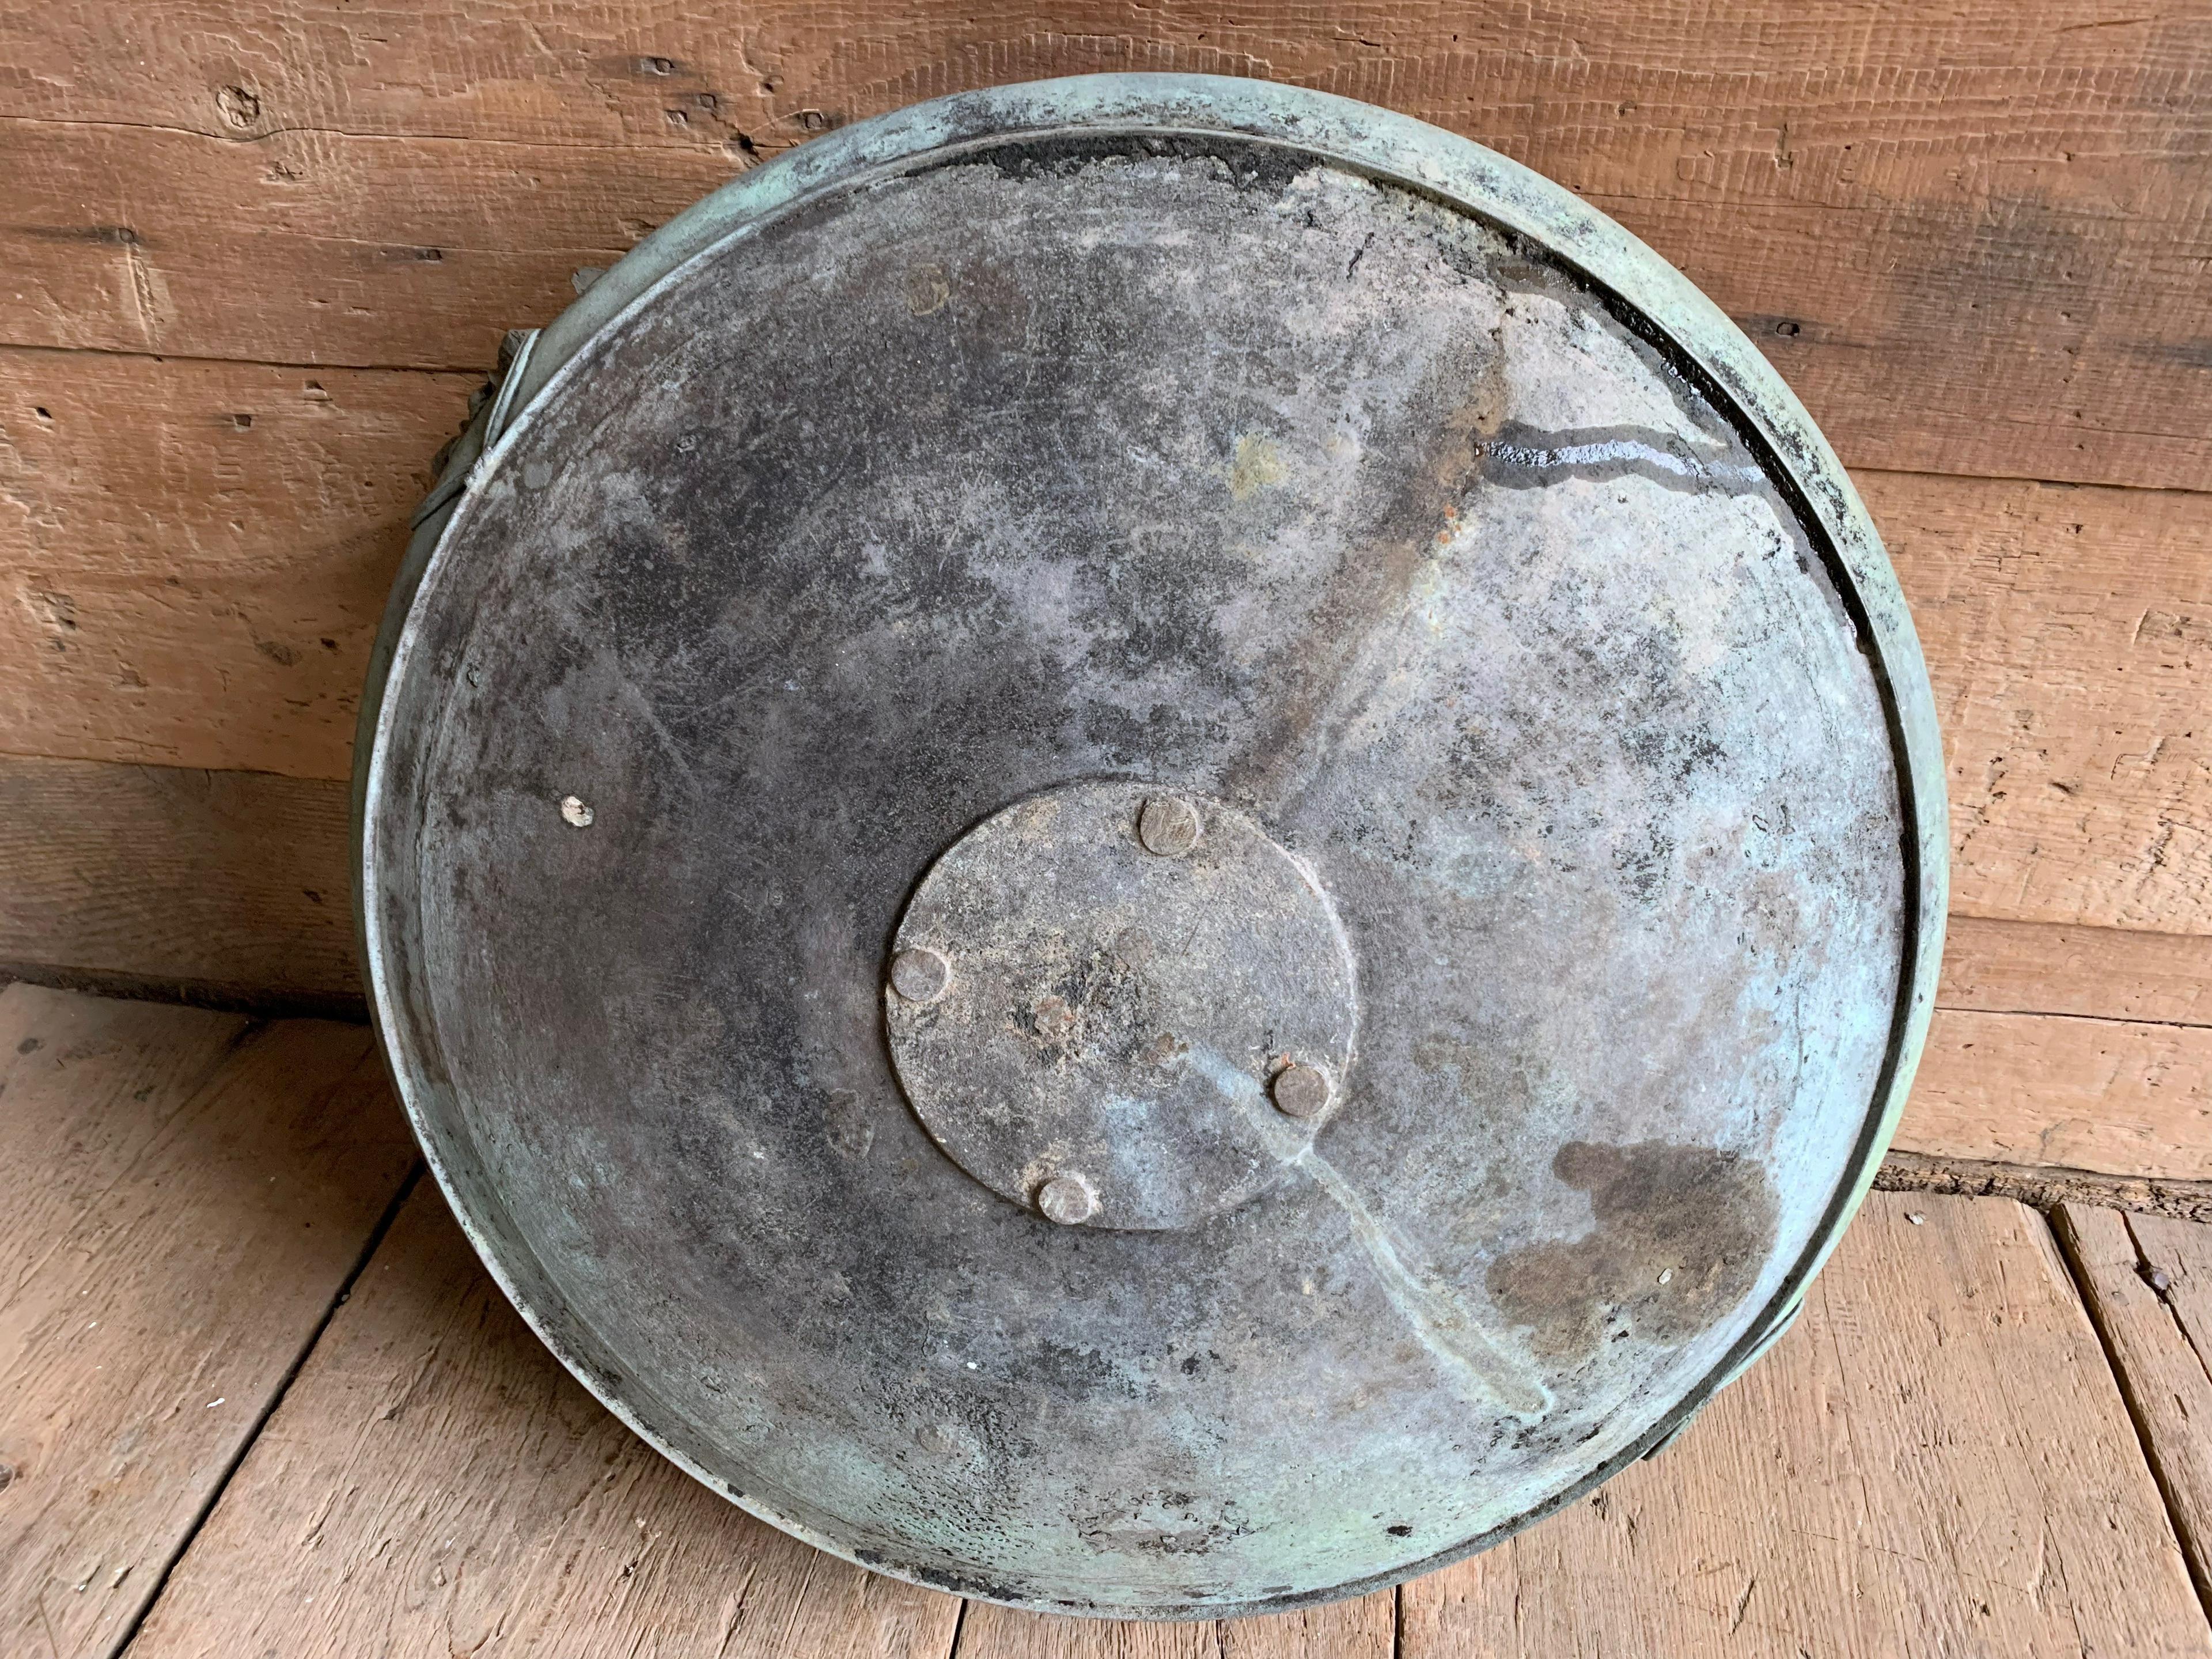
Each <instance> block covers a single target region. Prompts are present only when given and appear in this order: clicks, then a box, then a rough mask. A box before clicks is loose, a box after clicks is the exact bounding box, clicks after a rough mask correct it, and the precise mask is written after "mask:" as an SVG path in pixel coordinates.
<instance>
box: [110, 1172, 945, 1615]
mask: <svg viewBox="0 0 2212 1659" xmlns="http://www.w3.org/2000/svg"><path fill="white" fill-rule="evenodd" d="M958 1612H959V1603H958V1602H957V1601H955V1600H954V1599H953V1598H951V1597H950V1596H945V1595H938V1594H936V1593H934V1592H933V1591H928V1590H922V1589H915V1588H914V1587H912V1586H911V1585H906V1584H902V1583H896V1582H895V1581H893V1580H891V1579H888V1578H884V1577H878V1576H877V1575H875V1574H872V1573H868V1572H865V1571H862V1570H861V1569H860V1568H858V1567H854V1566H851V1565H847V1564H846V1563H844V1562H842V1561H838V1560H836V1559H833V1558H831V1557H829V1556H826V1555H823V1554H821V1553H817V1552H816V1551H814V1550H811V1549H810V1548H808V1547H806V1546H805V1545H803V1544H800V1543H798V1542H796V1541H793V1540H791V1539H789V1538H787V1537H785V1536H784V1535H783V1534H781V1533H779V1532H777V1531H775V1529H774V1528H769V1527H767V1526H764V1525H763V1524H762V1523H760V1522H757V1521H754V1520H752V1519H751V1518H750V1516H746V1515H744V1513H742V1512H741V1511H739V1510H737V1509H735V1508H733V1507H732V1505H730V1504H728V1503H726V1502H725V1501H724V1500H723V1499H722V1498H719V1497H717V1496H715V1495H714V1493H712V1492H708V1490H707V1489H706V1488H705V1487H703V1486H699V1485H698V1484H696V1482H694V1481H693V1480H691V1479H690V1477H689V1476H687V1475H685V1474H682V1473H681V1472H680V1471H678V1469H677V1468H676V1467H675V1466H674V1465H673V1464H671V1463H668V1462H665V1461H663V1460H662V1458H661V1457H660V1456H659V1454H657V1453H655V1452H653V1451H652V1450H650V1449H648V1448H647V1446H646V1445H645V1444H644V1443H643V1442H642V1441H640V1440H639V1439H637V1438H636V1437H635V1436H634V1435H632V1434H631V1433H630V1431H629V1430H628V1429H626V1428H624V1427H623V1426H622V1425H621V1424H619V1423H617V1421H616V1420H615V1419H613V1418H612V1417H611V1416H609V1415H608V1414H607V1413H606V1412H605V1410H604V1409H602V1408H601V1407H599V1404H598V1403H597V1402H596V1401H593V1400H592V1398H591V1397H590V1396H589V1395H586V1393H585V1392H584V1390H583V1389H581V1388H580V1387H579V1386H578V1385H577V1384H576V1383H574V1382H573V1381H572V1380H571V1379H570V1378H569V1376H568V1373H567V1372H565V1371H563V1370H562V1369H561V1367H560V1365H559V1364H557V1363H556V1361H555V1360H554V1358H553V1357H552V1355H551V1354H550V1353H549V1352H546V1350H545V1349H544V1347H543V1346H540V1344H539V1343H538V1340H537V1338H536V1337H534V1336H533V1335H532V1334H531V1333H530V1331H529V1330H528V1328H526V1326H525V1325H524V1324H523V1322H522V1321H521V1319H520V1317H519V1316H517V1315H516V1314H515V1313H514V1311H513V1310H512V1309H511V1308H510V1307H509V1306H508V1305H507V1303H506V1301H505V1300H504V1299H503V1298H502V1297H501V1295H500V1292H499V1291H498V1290H497V1289H496V1288H495V1286H494V1285H493V1284H492V1282H491V1280H490V1279H489V1277H488V1276H487V1275H486V1274H485V1273H484V1272H483V1268H482V1267H480V1266H479V1265H478V1264H477V1260H476V1257H475V1256H474V1255H473V1254H472V1253H471V1250H470V1249H469V1246H468V1243H467V1242H466V1241H465V1239H464V1238H463V1237H462V1236H461V1232H460V1230H459V1227H458V1226H456V1225H454V1223H453V1219H452V1218H451V1216H450V1215H449V1214H448V1212H447V1209H446V1206H445V1201H444V1200H443V1199H442V1198H441V1196H440V1195H439V1194H438V1192H437V1190H436V1189H435V1188H434V1187H433V1186H432V1185H431V1184H430V1183H428V1182H423V1183H422V1185H421V1186H420V1187H419V1188H417V1189H416V1192H415V1194H413V1195H412V1196H411V1197H410V1199H409V1200H408V1201H407V1203H406V1205H405V1206H404V1207H403V1209H402V1210H401V1212H400V1214H399V1217H398V1220H397V1221H395V1222H394V1224H393V1225H392V1231H391V1232H390V1233H389V1234H388V1235H387V1236H386V1239H385V1241H384V1243H383V1245H382V1246H381V1248H380V1249H379V1250H378V1252H377V1254H376V1255H375V1257H374V1260H372V1261H371V1262H370V1263H369V1265H368V1268H367V1270H366V1271H365V1272H364V1273H362V1277H361V1279H359V1280H358V1282H357V1283H356V1286H355V1289H354V1292H353V1295H352V1296H351V1297H350V1298H349V1300H348V1301H347V1303H346V1304H345V1305H344V1306H343V1308H341V1309H340V1310H338V1312H337V1316H336V1317H334V1318H333V1319H332V1320H331V1325H330V1328H329V1329H328V1330H327V1331H326V1332H325V1334H324V1337H323V1340H321V1341H320V1342H319V1343H318V1344H317V1345H316V1347H315V1350H314V1352H313V1354H312V1355H311V1356H309V1358H308V1359H307V1364H305V1365H304V1366H303V1367H302V1368H301V1371H300V1374H299V1376H298V1377H297V1378H296V1379H295V1382H294V1383H293V1385H292V1387H291V1388H290V1389H289V1391H288V1392H287V1393H286V1395H285V1397H284V1401H283V1405H282V1406H281V1407H279V1408H278V1409H277V1411H276V1413H274V1414H273V1415H272V1416H271V1417H270V1420H269V1423H268V1425H267V1427H266V1428H265V1429H264V1431H263V1432H262V1435H261V1437H260V1438H259V1439H258V1440H257V1441H256V1442H255V1443H254V1445H253V1449H252V1452H251V1453H250V1454H248V1455H247V1457H246V1461H245V1462H243V1463H242V1464H241V1465H240V1468H239V1470H238V1473H237V1475H236V1476H235V1477H234V1480H232V1482H231V1484H230V1485H229V1486H228V1487H227V1488H226V1489H225V1491H224V1492H223V1496H222V1501H221V1503H219V1504H217V1505H216V1509H215V1510H214V1512H213V1514H212V1515H210V1517H209V1519H208V1522H207V1524H206V1525H205V1527H204V1528H202V1530H201V1531H200V1533H199V1534H198V1536H197V1537H196V1538H195V1539H194V1540H193V1541H192V1544H191V1548H190V1549H189V1550H187V1551H186V1552H185V1555H184V1557H183V1558H182V1559H181V1560H180V1561H179V1563H178V1565H177V1567H176V1570H175V1571H174V1572H173V1574H172V1575H171V1577H170V1579H169V1583H168V1587H167V1589H166V1590H165V1591H164V1592H163V1594H162V1595H161V1599H160V1601H157V1602H156V1603H155V1607H154V1609H153V1611H152V1613H150V1614H149V1617H148V1619H147V1621H146V1624H145V1625H144V1626H143V1629H142V1630H141V1632H140V1633H139V1637H138V1639H137V1641H136V1642H135V1643H134V1644H132V1647H131V1655H132V1659H174V1656H183V1655H200V1656H207V1659H232V1656H234V1655H239V1654H263V1653H277V1654H283V1655H295V1654H297V1655H307V1654H345V1655H352V1654H376V1655H380V1656H385V1659H410V1656H425V1659H428V1656H435V1659H448V1656H451V1655H453V1654H459V1653H465V1654H474V1655H477V1656H478V1659H515V1656H521V1655H544V1656H549V1659H551V1656H557V1659H568V1656H572V1655H599V1654H623V1655H627V1656H635V1659H649V1656H671V1659H672V1656H678V1655H684V1656H690V1655H698V1656H702V1659H704V1656H709V1655H712V1656H718V1659H744V1656H759V1659H787V1656H792V1655H800V1654H803V1655H806V1656H809V1659H817V1656H818V1659H845V1656H852V1659H860V1656H863V1655H866V1656H871V1659H942V1656H944V1655H945V1653H947V1652H948V1651H949V1650H950V1649H951V1644H952V1632H953V1627H954V1624H955V1621H956V1620H957V1616H958Z"/></svg>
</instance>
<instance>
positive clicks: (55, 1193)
mask: <svg viewBox="0 0 2212 1659" xmlns="http://www.w3.org/2000/svg"><path fill="white" fill-rule="evenodd" d="M0 1056H4V1058H5V1066H6V1072H5V1074H4V1085H0V1086H4V1100H5V1109H4V1110H0V1167H5V1168H6V1169H7V1170H8V1171H9V1192H10V1200H9V1204H8V1205H7V1206H6V1207H5V1208H4V1209H0V1462H4V1463H5V1465H6V1466H7V1468H8V1469H9V1480H7V1481H6V1482H5V1487H4V1492H3V1493H0V1651H3V1652H6V1653H8V1654H10V1655H21V1656H23V1659H64V1656H67V1659H77V1656H81V1655H93V1654H103V1655H104V1654H108V1653H111V1652H112V1651H113V1650H115V1647H116V1645H117V1644H118V1642H119V1641H120V1639H121V1638H122V1637H123V1636H124V1635H125V1634H126V1633H127V1632H128V1631H129V1629H130V1627H131V1623H132V1621H133V1620H135V1619H136V1618H137V1615H138V1613H139V1612H140V1610H141V1609H142V1608H143V1607H144V1605H145V1603H146V1601H147V1600H148V1599H149V1597H150V1596H151V1595H152V1594H153V1592H154V1589H155V1586H156V1585H157V1584H158V1583H160V1581H161V1574H162V1572H163V1571H164V1569H165V1568H166V1567H167V1565H168V1563H169V1562H170V1560H171V1559H173V1557H174V1555H175V1553H176V1552H177V1551H178V1550H179V1548H181V1547H183V1545H184V1543H185V1540H186V1539H187V1537H189V1536H190V1534H191V1530H192V1528H193V1527H194V1525H195V1524H196V1523H197V1520H198V1518H199V1514H200V1511H201V1510H202V1508H203V1507H204V1505H205V1504H207V1503H208V1502H209V1500H210V1498H213V1496H214V1495H215V1492H216V1490H217V1488H218V1487H219V1486H221V1484H222V1479H223V1477H224V1475H225V1474H226V1473H227V1472H228V1469H229V1468H230V1466H231V1464H232V1463H233V1462H234V1460H235V1459H236V1457H237V1456H238V1455H239V1453H240V1451H242V1450H243V1449H244V1448H245V1446H246V1443H247V1441H248V1440H249V1439H251V1438H252V1434H253V1431H254V1429H255V1426H256V1425H257V1423H258V1419H259V1417H260V1415H261V1413H262V1412H263V1411H264V1409H265V1408H266V1407H267V1406H268V1404H269V1402H270V1400H271V1399H272V1398H273V1397H274V1396H275V1395H276V1391H277V1389H279V1388H280V1387H281V1386H282V1385H283V1380H284V1378H285V1376H287V1374H288V1373H289V1370H290V1369H291V1368H292V1366H293V1365H294V1364H295V1363H296V1362H297V1360H298V1358H299V1357H300V1355H301V1352H303V1351H304V1350H305V1348H306V1346H307V1344H308V1342H309V1341H311V1340H312V1339H313V1334H314V1332H315V1330H316V1329H317V1328H318V1326H319V1323H320V1322H321V1320H322V1318H323V1316H324V1315H325V1312H326V1311H327V1310H328V1309H329V1307H330V1305H331V1301H332V1299H333V1298H334V1297H336V1296H337V1292H338V1290H339V1287H340V1286H341V1285H343V1282H344V1281H345V1279H346V1278H347V1277H348V1275H349V1273H351V1272H352V1271H353V1269H354V1267H356V1264H357V1263H358V1261H359V1258H360V1256H361V1254H362V1249H363V1248H364V1246H365V1244H366V1243H367V1241H368V1238H369V1237H370V1234H371V1231H372V1230H373V1229H374V1226H375V1225H376V1224H377V1222H378V1220H379V1219H380V1217H381V1216H382V1214H383V1213H384V1211H385V1209H386V1206H387V1205H388V1204H389V1202H390V1201H391V1200H392V1196H393V1194H395V1193H396V1192H397V1191H398V1187H399V1184H400V1182H401V1180H402V1178H403V1177H404V1175H405V1173H406V1171H407V1170H408V1168H409V1167H410V1165H411V1164H412V1162H413V1158H414V1149H413V1146H412V1144H411V1142H410V1141H409V1140H408V1139H407V1137H406V1132H405V1130H404V1127H403V1126H402V1124H401V1121H400V1118H399V1115H398V1111H397V1110H396V1109H394V1108H393V1107H392V1103H391V1099H390V1096H389V1093H388V1091H387V1090H386V1085H385V1083H384V1078H383V1072H382V1067H381V1066H380V1062H379V1061H378V1060H377V1059H376V1057H375V1056H374V1054H373V1053H372V1052H371V1050H370V1040H369V1036H368V1032H367V1031H365V1030H362V1029H361V1028H360V1027H357V1026H348V1025H331V1024H323V1023H319V1022H314V1021H291V1022H287V1023H284V1024H278V1025H274V1026H266V1027H252V1026H249V1025H248V1024H247V1023H246V1022H245V1021H243V1020H240V1019H239V1018H235V1017H234V1016H229V1015H223V1014H215V1013H208V1012H201V1011H198V1010H195V1009H185V1008H175V1007H163V1006H157V1005H153V1004H148V1003H126V1002H112V1001H105V1000H99V999H94V998H90V997H79V996H72V995H69V994H64V993H58V992H52V991H47V990H43V989H40V988H39V987H33V986H26V985H14V986H10V987H8V988H7V989H6V990H5V991H4V992H0Z"/></svg>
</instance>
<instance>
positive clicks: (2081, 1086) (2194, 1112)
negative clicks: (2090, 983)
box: [1896, 1009, 2212, 1181]
mask: <svg viewBox="0 0 2212 1659" xmlns="http://www.w3.org/2000/svg"><path fill="white" fill-rule="evenodd" d="M1896 1144H1897V1146H1898V1147H1899V1150H1901V1151H1904V1152H1921V1153H1925V1154H1929V1155H1935V1156H1942V1157H1950V1158H1977V1159H1982V1160H1984V1161H1987V1162H1990V1163H1995V1164H2056V1165H2058V1166H2060V1167H2062V1168H2067V1169H2075V1170H2104V1171H2106V1172H2108V1173H2111V1174H2114V1175H2130V1176H2170V1177H2172V1178H2173V1179H2176V1180H2181V1181H2203V1180H2206V1179H2212V1028H2207V1027H2204V1026H2201V1025H2193V1026H2192V1025H2154V1024H2142V1023H2140V1022H2136V1021H2128V1020H2105V1019H2078V1018H2072V1017H2070V1016H2068V1015H2063V1014H1984V1013H1972V1012H1963V1011H1960V1010H1952V1009H1941V1010H1938V1011H1937V1012H1936V1019H1935V1022H1934V1024H1933V1025H1932V1026H1931V1027H1930V1029H1929V1035H1928V1046H1927V1048H1926V1050H1925V1052H1924V1053H1923V1055H1922V1058H1921V1061H1920V1071H1919V1074H1918V1076H1917V1078H1916V1079H1914V1082H1913V1085H1912V1097H1911V1101H1910V1102H1909V1103H1907V1105H1906V1106H1905V1121H1904V1122H1903V1123H1902V1124H1901V1125H1900V1126H1899V1129H1898V1133H1897V1142H1896Z"/></svg>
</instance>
